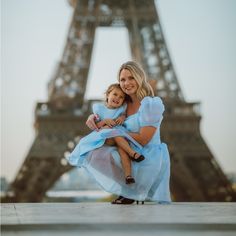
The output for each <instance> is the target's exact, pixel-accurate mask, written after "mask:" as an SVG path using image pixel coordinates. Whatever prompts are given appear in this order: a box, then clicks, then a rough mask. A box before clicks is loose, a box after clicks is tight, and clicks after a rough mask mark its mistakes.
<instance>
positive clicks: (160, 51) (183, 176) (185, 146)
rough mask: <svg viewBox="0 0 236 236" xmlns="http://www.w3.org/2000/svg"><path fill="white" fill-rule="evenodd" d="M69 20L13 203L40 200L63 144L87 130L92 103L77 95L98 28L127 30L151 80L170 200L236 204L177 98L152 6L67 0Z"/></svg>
mask: <svg viewBox="0 0 236 236" xmlns="http://www.w3.org/2000/svg"><path fill="white" fill-rule="evenodd" d="M70 4H71V5H72V7H73V8H74V14H73V18H72V21H71V25H70V28H69V32H68V37H67V42H66V45H65V49H64V52H63V56H62V59H61V61H60V63H59V64H58V67H57V69H56V71H55V74H54V76H53V78H52V79H51V81H50V82H49V86H48V91H49V99H48V102H45V103H38V104H37V106H36V109H35V119H36V120H35V129H36V137H35V140H34V142H33V144H32V147H31V149H30V150H29V153H28V155H27V157H26V158H25V160H24V163H23V164H22V166H21V168H20V170H19V172H18V174H17V176H16V178H15V180H14V182H13V183H12V186H11V188H12V191H13V196H12V197H11V201H15V202H39V201H42V200H43V198H44V195H45V193H46V191H47V190H48V189H50V188H51V187H52V186H53V184H54V183H55V181H56V180H58V179H59V177H60V176H61V175H62V174H63V173H65V172H67V171H69V170H70V169H71V167H70V166H68V164H67V162H66V160H65V155H66V151H67V150H68V145H69V146H70V145H71V142H70V140H73V139H74V138H75V137H78V138H79V137H81V136H83V135H85V134H87V133H88V132H89V130H88V129H87V128H86V127H85V125H84V124H85V120H86V118H87V116H88V115H89V114H90V113H91V109H90V107H91V106H90V105H91V101H85V100H84V95H85V91H86V84H87V78H88V72H89V67H90V61H91V55H92V49H93V45H94V37H95V30H96V28H97V27H101V26H105V27H120V26H122V27H126V28H127V29H128V33H129V43H130V48H131V53H132V57H133V59H134V60H136V61H138V62H139V63H140V64H141V65H142V66H143V67H144V69H145V71H146V72H147V74H148V76H149V78H150V79H151V80H152V81H154V82H155V81H156V83H154V84H156V88H155V90H156V93H157V94H158V96H160V97H162V98H163V100H164V102H165V106H166V112H165V120H164V122H163V127H162V139H163V140H164V141H165V142H166V143H168V145H169V149H170V154H171V163H172V168H171V192H172V195H173V199H174V200H175V201H235V199H236V198H235V193H234V191H233V189H232V187H231V184H230V182H229V181H228V179H227V178H226V176H225V175H224V173H223V172H222V170H221V168H220V166H219V165H218V164H217V162H216V160H215V159H214V157H213V155H212V153H211V152H210V150H209V148H208V147H207V145H206V143H205V142H204V140H203V138H202V136H201V134H200V129H199V125H200V120H201V116H200V114H199V111H198V109H199V104H198V103H188V102H186V101H185V100H184V96H183V94H182V91H181V88H180V85H179V83H178V80H177V77H176V74H175V71H174V68H173V65H172V62H171V58H170V56H169V53H168V50H167V46H166V43H165V40H164V36H163V33H162V28H161V24H160V20H159V17H158V14H157V8H156V5H155V1H154V0H148V1H147V0H77V1H70Z"/></svg>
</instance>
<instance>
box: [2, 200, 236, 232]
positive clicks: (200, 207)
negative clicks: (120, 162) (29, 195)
mask: <svg viewBox="0 0 236 236" xmlns="http://www.w3.org/2000/svg"><path fill="white" fill-rule="evenodd" d="M1 231H2V235H3V236H5V235H6V236H10V235H18V236H29V235H32V236H39V235H40V236H44V235H45V236H52V235H53V236H54V235H55V236H56V235H58V236H62V235H65V236H72V235H79V234H80V235H83V236H90V235H97V236H100V235H101V236H102V235H111V236H112V235H114V236H118V235H124V236H126V235H130V236H132V235H135V236H141V235H145V236H149V235H164V236H167V235H168V236H171V235H173V236H180V235H181V236H187V235H188V236H189V235H191V236H195V235H201V236H202V235H207V236H208V235H212V236H213V235H214V236H218V235H219V236H224V235H227V236H228V235H234V236H235V235H236V203H172V204H168V205H161V204H154V203H145V204H144V205H136V204H133V205H112V204H110V203H95V202H94V203H10V204H1Z"/></svg>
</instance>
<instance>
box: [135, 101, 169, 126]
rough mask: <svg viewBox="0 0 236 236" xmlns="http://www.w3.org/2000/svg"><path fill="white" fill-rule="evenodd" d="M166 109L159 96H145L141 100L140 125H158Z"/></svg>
mask: <svg viewBox="0 0 236 236" xmlns="http://www.w3.org/2000/svg"><path fill="white" fill-rule="evenodd" d="M164 110H165V107H164V104H163V102H162V100H161V98H159V97H145V98H143V100H142V101H141V106H140V110H139V113H140V114H139V123H140V126H141V127H143V126H154V127H158V126H159V125H160V123H161V121H162V118H163V116H162V114H163V112H164Z"/></svg>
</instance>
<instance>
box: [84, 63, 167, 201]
mask: <svg viewBox="0 0 236 236" xmlns="http://www.w3.org/2000/svg"><path fill="white" fill-rule="evenodd" d="M118 82H119V84H120V87H121V89H122V90H123V92H124V93H125V94H126V95H127V97H128V101H127V108H126V119H125V121H124V124H123V125H124V127H125V128H126V129H127V131H128V135H129V136H130V137H131V138H132V139H134V140H135V141H136V142H138V143H139V144H140V145H141V146H142V149H141V154H142V155H143V156H145V160H143V161H142V162H140V163H137V162H135V161H133V162H132V174H133V176H134V178H135V180H136V183H134V184H132V185H125V184H124V183H123V181H122V178H123V173H122V168H121V161H120V155H119V153H122V152H123V150H122V149H120V147H109V146H106V145H104V146H102V147H100V148H98V149H96V150H94V151H91V152H90V153H88V154H87V156H86V158H85V161H84V163H83V167H84V168H86V170H87V171H88V172H89V173H90V174H91V175H92V176H93V177H94V179H95V180H96V181H97V182H98V183H99V184H100V186H102V187H103V188H104V190H105V191H107V192H110V193H113V194H116V195H118V196H119V197H118V198H117V199H115V200H114V201H113V202H112V203H113V204H132V203H133V202H135V200H136V201H137V203H138V201H142V202H143V201H145V200H150V201H156V202H159V203H163V202H165V203H169V202H170V201H171V199H170V191H169V178H170V158H169V153H168V148H167V145H166V144H164V143H162V142H161V140H160V126H161V122H162V119H163V112H164V105H163V103H162V100H161V98H159V97H154V94H153V90H152V88H151V86H150V85H149V83H148V82H147V78H146V75H145V72H144V71H143V69H142V68H141V66H140V65H139V64H138V63H136V62H134V61H128V62H126V63H124V64H123V65H121V67H120V69H119V71H118ZM94 119H95V116H94V115H90V116H89V118H88V120H87V122H86V124H87V126H88V127H89V128H90V129H97V126H96V123H95V122H94ZM117 136H119V134H117ZM130 145H131V147H132V148H133V149H134V150H137V152H139V153H140V150H138V148H137V146H135V145H134V144H132V143H130ZM124 155H125V154H124Z"/></svg>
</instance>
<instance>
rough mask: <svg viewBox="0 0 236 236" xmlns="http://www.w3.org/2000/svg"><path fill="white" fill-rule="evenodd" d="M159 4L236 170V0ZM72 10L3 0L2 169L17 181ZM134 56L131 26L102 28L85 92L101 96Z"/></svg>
mask: <svg viewBox="0 0 236 236" xmlns="http://www.w3.org/2000/svg"><path fill="white" fill-rule="evenodd" d="M157 5H158V10H159V15H160V18H161V22H162V27H163V31H164V34H165V39H166V42H167V45H168V49H169V53H170V55H171V58H172V62H173V64H174V67H175V71H176V74H177V77H178V79H179V82H180V85H181V87H182V90H183V93H184V95H185V99H186V100H187V101H191V102H192V101H200V102H201V114H202V120H201V125H200V129H201V134H202V136H203V138H204V139H205V141H206V143H207V145H208V146H209V148H210V150H211V152H212V153H213V155H214V156H215V158H216V160H217V161H218V162H219V164H220V165H221V167H222V169H223V170H224V171H227V172H232V171H234V172H236V157H235V153H236V144H235V142H236V134H235V133H236V124H235V120H236V119H235V117H236V106H235V101H236V93H235V91H234V90H235V89H236V43H235V42H236V27H235V25H236V1H235V0H157ZM71 17H72V8H71V7H70V6H69V5H68V4H67V1H66V0H50V1H48V0H40V1H38V0H21V1H19V0H2V1H1V175H2V176H5V177H7V178H8V180H10V181H11V180H13V179H14V177H15V175H16V173H17V171H18V169H19V168H20V165H21V164H22V162H23V160H24V158H25V157H26V154H27V153H28V151H29V148H30V146H31V144H32V142H33V140H34V137H35V133H34V129H33V123H34V108H35V105H36V102H38V101H47V83H48V82H49V80H50V79H51V76H52V74H53V72H54V70H55V66H56V63H57V62H58V61H59V60H60V59H61V56H62V52H63V49H64V45H65V40H66V37H67V32H68V28H69V24H70V21H71ZM129 59H130V49H129V45H128V34H127V31H126V29H125V28H121V29H120V28H116V29H111V28H106V29H104V28H103V29H101V28H99V29H98V30H97V31H96V41H95V47H94V51H93V57H92V64H91V65H92V66H91V70H90V74H89V82H88V87H87V88H88V89H87V94H86V97H87V98H94V94H96V97H102V96H103V92H104V90H105V88H106V86H107V85H108V84H110V83H112V82H114V81H116V73H117V70H118V68H119V66H120V64H121V63H123V62H125V61H127V60H129Z"/></svg>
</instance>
